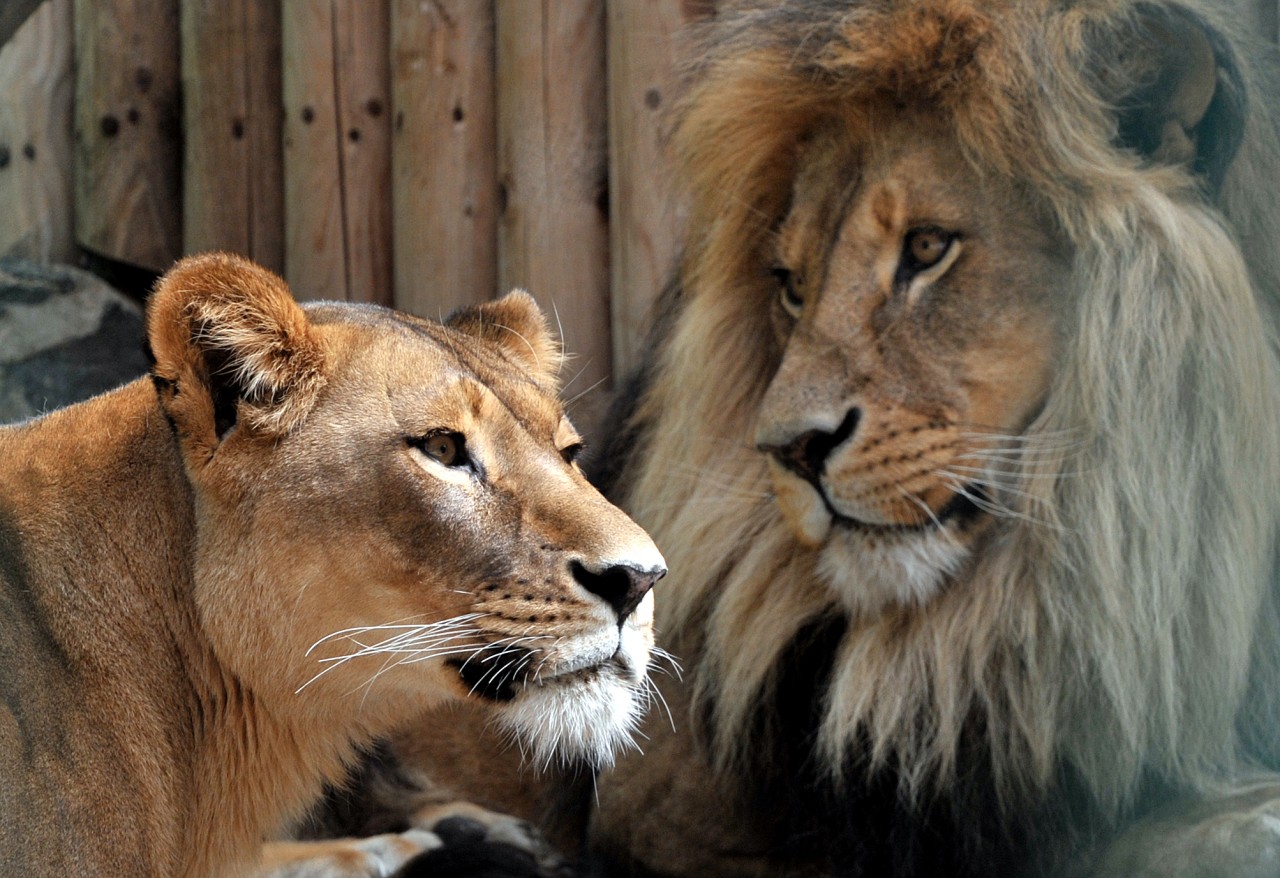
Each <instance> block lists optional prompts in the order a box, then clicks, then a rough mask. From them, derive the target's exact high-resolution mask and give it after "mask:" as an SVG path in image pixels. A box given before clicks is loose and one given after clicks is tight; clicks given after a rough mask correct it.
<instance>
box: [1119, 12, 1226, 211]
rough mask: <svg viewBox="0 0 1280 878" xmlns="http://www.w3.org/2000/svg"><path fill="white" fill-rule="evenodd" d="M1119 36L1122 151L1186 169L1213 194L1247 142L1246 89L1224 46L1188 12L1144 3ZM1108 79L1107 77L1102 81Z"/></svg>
mask: <svg viewBox="0 0 1280 878" xmlns="http://www.w3.org/2000/svg"><path fill="white" fill-rule="evenodd" d="M1139 9H1140V11H1139V12H1138V13H1137V15H1136V17H1135V19H1134V21H1133V27H1134V30H1133V31H1129V32H1125V33H1122V34H1119V35H1118V39H1117V42H1116V45H1115V47H1114V49H1113V51H1112V52H1110V53H1107V54H1108V55H1109V56H1110V57H1112V58H1114V59H1116V60H1115V65H1114V66H1113V68H1112V70H1111V72H1112V73H1113V74H1115V75H1116V76H1115V78H1116V79H1118V80H1120V81H1122V82H1124V83H1126V84H1127V86H1128V88H1127V90H1122V91H1121V93H1120V94H1118V95H1113V100H1114V102H1115V105H1116V107H1117V109H1118V113H1119V119H1118V122H1119V124H1118V141H1119V145H1121V146H1123V147H1126V148H1129V149H1133V150H1135V151H1137V152H1138V153H1140V154H1142V155H1144V156H1146V157H1148V158H1149V159H1151V160H1152V161H1155V162H1160V163H1165V164H1185V165H1187V166H1189V167H1190V168H1191V169H1192V170H1193V171H1194V172H1195V173H1196V174H1198V175H1199V176H1200V177H1202V178H1203V179H1204V180H1205V181H1206V182H1207V183H1208V185H1209V188H1210V190H1211V191H1215V192H1216V191H1217V190H1218V189H1219V188H1220V187H1221V185H1222V180H1223V178H1224V177H1225V176H1226V172H1227V168H1228V167H1230V165H1231V162H1232V160H1233V159H1234V158H1235V154H1236V150H1237V149H1238V148H1239V146H1240V142H1241V140H1242V139H1243V137H1244V118H1245V88H1244V83H1243V78H1242V77H1241V74H1240V69H1239V67H1238V65H1237V63H1236V59H1235V56H1234V54H1233V53H1232V51H1231V49H1230V47H1229V45H1228V44H1227V41H1226V40H1225V39H1224V38H1223V36H1222V35H1221V34H1219V33H1218V32H1217V31H1216V30H1214V29H1213V28H1212V27H1210V26H1209V25H1208V24H1207V23H1206V22H1205V21H1203V20H1202V19H1200V18H1199V17H1198V16H1196V15H1195V14H1193V13H1192V12H1190V11H1188V10H1186V9H1183V8H1181V7H1178V6H1160V5H1156V4H1144V5H1142V6H1141V7H1139ZM1108 78H1111V77H1109V76H1107V73H1106V72H1104V80H1105V79H1108Z"/></svg>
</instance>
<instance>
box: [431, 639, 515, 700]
mask: <svg viewBox="0 0 1280 878" xmlns="http://www.w3.org/2000/svg"><path fill="white" fill-rule="evenodd" d="M533 658H534V656H533V653H532V652H530V651H529V650H527V649H524V648H523V647H519V646H511V645H509V644H507V645H504V644H499V643H491V644H489V645H488V646H485V647H482V648H481V649H479V650H477V651H476V652H474V653H472V654H471V655H470V656H468V657H467V658H465V659H452V660H450V661H449V663H448V664H449V666H450V667H452V668H453V669H454V670H455V671H457V673H458V677H459V678H460V679H461V680H462V683H463V685H464V686H466V687H467V688H468V689H469V690H470V694H471V695H475V696H477V697H479V698H483V699H485V700H487V701H500V702H502V701H510V700H511V699H513V698H515V697H516V690H515V684H516V683H519V682H521V681H522V680H524V679H525V678H526V677H527V676H528V674H529V666H530V665H531V664H533Z"/></svg>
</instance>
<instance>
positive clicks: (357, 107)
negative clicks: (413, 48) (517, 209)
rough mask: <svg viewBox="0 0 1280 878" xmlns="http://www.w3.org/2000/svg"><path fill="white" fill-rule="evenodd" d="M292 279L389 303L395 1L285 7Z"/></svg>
mask: <svg viewBox="0 0 1280 878" xmlns="http://www.w3.org/2000/svg"><path fill="white" fill-rule="evenodd" d="M282 28H283V34H284V37H283V38H284V74H283V75H284V114H285V115H284V120H285V121H284V169H285V228H286V241H285V277H286V279H287V280H288V281H289V283H290V285H291V286H292V287H293V289H294V291H295V293H296V294H298V295H299V296H301V297H303V298H329V299H351V300H355V301H373V302H381V303H383V304H390V303H391V297H392V282H391V269H392V256H391V253H392V240H391V125H390V103H391V100H390V87H391V82H390V63H389V53H390V40H391V26H390V2H389V0H294V2H290V3H286V4H284V6H283V24H282Z"/></svg>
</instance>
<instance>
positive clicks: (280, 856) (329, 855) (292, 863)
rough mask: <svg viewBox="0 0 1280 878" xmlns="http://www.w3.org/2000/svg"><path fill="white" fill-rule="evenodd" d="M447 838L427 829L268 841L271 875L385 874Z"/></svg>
mask: <svg viewBox="0 0 1280 878" xmlns="http://www.w3.org/2000/svg"><path fill="white" fill-rule="evenodd" d="M443 844H444V842H443V841H442V840H441V839H440V837H439V836H438V835H436V834H435V833H433V832H429V831H427V830H425V829H411V830H409V831H408V832H399V833H396V832H389V833H386V834H384V835H374V836H370V837H368V838H348V839H339V840H337V841H319V842H295V843H283V844H275V845H268V847H267V853H266V857H265V873H264V874H265V875H266V876H269V878H384V876H387V875H390V874H392V873H393V872H395V871H396V870H397V869H399V868H400V867H401V866H404V865H405V864H406V863H408V862H410V861H411V860H412V859H413V858H414V857H416V856H419V855H420V854H423V853H425V852H429V851H433V850H436V849H438V848H440V847H441V846H442V845H443Z"/></svg>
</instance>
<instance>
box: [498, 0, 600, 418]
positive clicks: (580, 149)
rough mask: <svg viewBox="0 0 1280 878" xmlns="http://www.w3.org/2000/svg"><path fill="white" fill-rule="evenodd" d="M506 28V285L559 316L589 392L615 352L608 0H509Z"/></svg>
mask: <svg viewBox="0 0 1280 878" xmlns="http://www.w3.org/2000/svg"><path fill="white" fill-rule="evenodd" d="M497 35H498V39H497V43H498V57H497V70H498V82H497V86H498V179H499V186H500V190H499V193H500V194H499V204H500V212H499V220H498V284H499V287H500V288H502V289H507V288H510V287H524V288H525V289H527V290H529V292H531V293H532V294H533V295H534V297H535V298H537V299H538V301H539V303H541V304H542V306H543V308H544V309H545V310H546V311H548V313H550V314H552V315H554V319H555V320H556V321H557V322H558V325H559V329H560V331H561V332H562V334H563V341H564V344H565V349H566V351H568V352H570V353H571V354H572V355H573V358H572V359H571V360H570V361H569V363H568V364H567V365H566V367H565V369H564V373H563V381H564V382H565V392H566V394H567V395H569V396H570V397H574V396H577V395H578V394H586V395H585V396H584V397H583V400H584V401H589V400H591V399H594V398H597V397H603V396H604V391H605V390H607V383H608V381H609V379H610V377H611V360H612V352H611V350H610V343H609V229H608V185H609V180H608V146H607V138H608V132H607V123H606V120H607V108H606V105H605V55H604V52H605V45H604V40H605V36H604V3H603V2H602V0H556V2H554V3H532V2H528V0H498V3H497ZM588 391H592V392H590V393H588ZM595 391H599V392H595Z"/></svg>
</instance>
